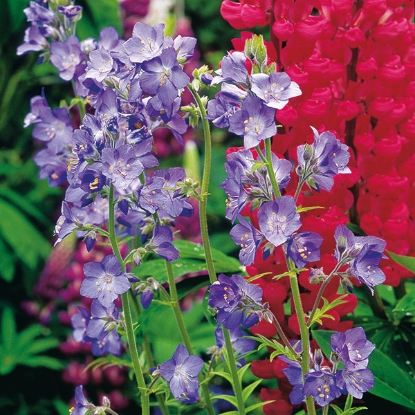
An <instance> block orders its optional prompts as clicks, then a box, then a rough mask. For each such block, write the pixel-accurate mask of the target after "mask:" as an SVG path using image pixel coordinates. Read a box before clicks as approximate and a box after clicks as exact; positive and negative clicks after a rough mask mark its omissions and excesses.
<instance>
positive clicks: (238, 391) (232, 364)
mask: <svg viewBox="0 0 415 415" xmlns="http://www.w3.org/2000/svg"><path fill="white" fill-rule="evenodd" d="M222 330H223V336H224V338H225V346H226V354H227V359H228V366H229V370H230V372H231V376H232V386H233V391H234V392H235V397H236V402H237V408H238V412H239V414H240V415H245V413H246V412H245V404H244V399H243V396H242V385H241V382H240V381H239V376H238V370H237V368H236V360H235V353H234V351H233V347H232V342H231V336H230V334H229V331H228V330H227V329H225V327H223V326H222Z"/></svg>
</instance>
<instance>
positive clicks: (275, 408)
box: [259, 388, 293, 415]
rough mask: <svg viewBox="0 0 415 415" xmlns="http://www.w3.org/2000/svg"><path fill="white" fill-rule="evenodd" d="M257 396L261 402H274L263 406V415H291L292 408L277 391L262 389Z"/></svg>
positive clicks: (274, 389)
mask: <svg viewBox="0 0 415 415" xmlns="http://www.w3.org/2000/svg"><path fill="white" fill-rule="evenodd" d="M259 396H260V397H261V399H262V400H263V401H274V402H272V403H268V404H266V405H264V406H263V411H264V414H265V415H291V414H292V413H293V407H292V405H291V404H290V403H288V402H287V401H286V400H285V399H283V395H282V392H281V391H280V390H279V389H276V388H273V389H267V388H262V389H261V391H260V392H259Z"/></svg>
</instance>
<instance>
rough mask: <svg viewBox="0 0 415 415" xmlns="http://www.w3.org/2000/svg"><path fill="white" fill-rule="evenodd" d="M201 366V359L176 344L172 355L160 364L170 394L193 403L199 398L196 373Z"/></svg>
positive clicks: (182, 400)
mask: <svg viewBox="0 0 415 415" xmlns="http://www.w3.org/2000/svg"><path fill="white" fill-rule="evenodd" d="M202 367H203V360H202V359H201V358H200V357H198V356H194V355H190V354H189V352H188V351H187V349H186V347H185V346H183V345H182V344H179V345H178V346H177V349H176V351H175V352H174V354H173V357H172V358H171V359H169V360H167V361H166V362H164V363H163V364H161V365H160V367H159V369H160V373H161V376H162V377H163V379H165V380H166V381H167V382H169V386H170V390H171V393H172V395H173V396H174V397H175V398H176V399H178V400H179V401H181V402H184V403H188V404H191V403H195V402H196V401H197V400H198V399H199V392H198V387H199V381H198V379H197V375H198V374H199V373H200V371H201V370H202Z"/></svg>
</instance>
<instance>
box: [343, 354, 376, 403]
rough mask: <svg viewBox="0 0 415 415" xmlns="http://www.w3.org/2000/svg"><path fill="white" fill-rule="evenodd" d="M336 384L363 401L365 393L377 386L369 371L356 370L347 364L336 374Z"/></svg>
mask: <svg viewBox="0 0 415 415" xmlns="http://www.w3.org/2000/svg"><path fill="white" fill-rule="evenodd" d="M336 384H337V386H338V387H339V388H340V389H343V390H345V391H344V392H343V393H345V394H346V393H348V394H350V395H352V396H354V397H355V398H357V399H362V397H363V393H364V392H367V391H368V390H370V389H372V388H373V386H374V384H375V379H374V376H373V373H372V372H371V371H370V370H369V369H356V368H355V367H354V365H353V364H351V363H350V362H349V363H346V365H345V367H344V369H341V370H338V371H337V372H336Z"/></svg>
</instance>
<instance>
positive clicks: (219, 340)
mask: <svg viewBox="0 0 415 415" xmlns="http://www.w3.org/2000/svg"><path fill="white" fill-rule="evenodd" d="M229 336H230V338H231V343H232V348H233V349H234V350H235V355H236V358H237V361H238V364H240V365H241V366H243V365H244V364H245V359H244V358H238V356H241V355H243V354H245V353H248V352H250V351H251V350H254V348H255V340H252V339H247V338H245V337H244V336H245V333H244V332H243V331H242V329H241V328H240V327H239V326H238V327H234V328H232V329H231V330H229ZM215 340H216V346H217V347H218V348H219V349H222V348H223V347H225V338H224V335H223V329H222V326H218V327H216V329H215Z"/></svg>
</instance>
